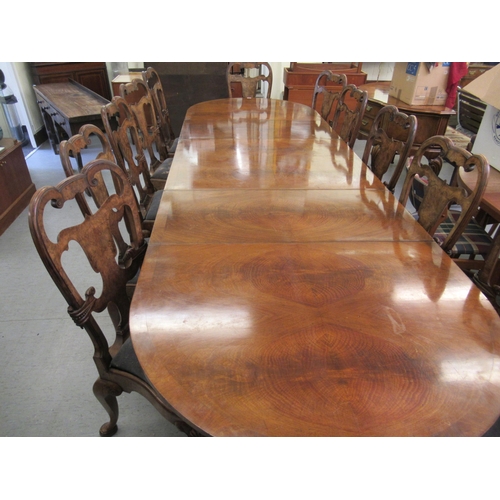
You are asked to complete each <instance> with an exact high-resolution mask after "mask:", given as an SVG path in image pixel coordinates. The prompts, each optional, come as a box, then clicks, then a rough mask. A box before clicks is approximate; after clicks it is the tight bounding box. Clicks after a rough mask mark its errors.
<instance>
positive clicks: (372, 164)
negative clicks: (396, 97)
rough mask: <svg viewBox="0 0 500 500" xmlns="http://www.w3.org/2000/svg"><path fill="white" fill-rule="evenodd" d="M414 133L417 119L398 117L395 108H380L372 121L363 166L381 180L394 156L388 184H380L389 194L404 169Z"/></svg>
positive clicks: (401, 115)
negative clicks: (396, 160) (393, 167)
mask: <svg viewBox="0 0 500 500" xmlns="http://www.w3.org/2000/svg"><path fill="white" fill-rule="evenodd" d="M416 132H417V118H416V117H415V116H414V115H410V116H408V115H407V114H405V113H402V112H401V111H399V110H398V108H397V107H396V106H391V105H389V106H384V107H383V108H381V109H380V111H379V112H378V113H377V116H376V117H375V120H374V121H373V125H372V127H371V130H370V133H369V134H368V138H367V140H366V145H365V149H364V152H363V163H366V165H368V167H369V168H370V170H371V171H372V172H373V173H374V174H375V175H376V176H377V177H378V178H379V179H380V180H382V178H383V177H384V175H385V174H386V173H387V171H388V170H389V167H390V166H391V165H392V163H393V162H394V159H395V157H396V156H398V162H397V164H396V167H395V169H394V172H393V174H392V176H391V178H390V180H389V181H388V182H387V181H386V182H384V184H385V185H386V186H387V188H388V189H389V190H390V191H391V192H392V193H394V188H395V187H396V184H397V182H398V180H399V177H400V176H401V173H402V171H403V169H404V166H405V165H406V160H407V159H408V155H409V153H410V150H411V148H412V146H413V141H414V140H415V134H416Z"/></svg>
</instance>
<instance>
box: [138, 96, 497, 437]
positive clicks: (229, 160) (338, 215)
mask: <svg viewBox="0 0 500 500" xmlns="http://www.w3.org/2000/svg"><path fill="white" fill-rule="evenodd" d="M130 336H131V340H132V343H133V346H134V350H135V352H136V354H137V357H138V360H139V362H140V364H141V366H142V368H143V370H144V373H145V375H146V377H147V379H148V381H149V382H150V384H151V385H152V386H153V387H154V388H155V389H156V391H157V392H158V394H159V396H160V397H162V398H164V399H165V400H167V401H168V403H169V404H170V405H171V406H172V408H174V410H175V411H176V412H177V413H178V414H179V415H180V416H181V417H182V418H183V419H184V420H185V421H186V422H187V423H188V424H189V425H191V426H192V427H193V429H195V430H196V431H197V432H198V433H199V434H202V435H207V436H218V437H223V436H246V437H250V436H344V437H350V436H481V435H483V434H484V433H485V432H486V431H487V430H488V429H489V428H490V427H491V426H492V425H493V424H494V423H495V421H496V420H497V418H498V417H499V415H500V317H499V315H498V314H497V312H496V311H495V310H494V308H493V307H492V305H491V304H490V303H489V301H488V299H487V298H486V297H485V296H484V295H483V293H482V292H481V291H480V290H479V289H478V288H477V287H476V285H475V284H474V283H473V282H472V281H471V280H470V279H469V278H468V277H467V276H466V275H465V274H464V273H463V272H462V271H461V270H460V269H459V268H458V266H457V265H456V264H455V263H454V262H453V261H452V260H451V258H450V257H449V256H448V255H447V254H446V253H444V252H443V251H442V249H441V248H440V247H439V245H438V244H437V243H436V242H435V241H434V240H433V238H432V237H431V236H430V235H429V234H428V233H427V232H426V231H424V230H423V228H422V227H421V226H420V225H419V224H418V222H416V221H415V219H414V217H413V216H412V215H411V214H410V213H409V212H408V211H407V210H406V208H405V207H403V206H402V205H401V204H400V203H399V202H398V200H397V199H396V198H395V197H394V195H393V194H392V193H391V192H390V191H388V190H387V189H386V188H385V186H384V185H383V184H382V182H381V181H380V180H379V179H378V178H377V177H375V176H374V174H373V173H372V172H371V170H370V169H369V168H368V167H367V165H365V164H364V163H363V162H362V161H361V159H360V158H359V157H358V156H357V155H356V154H355V153H354V151H353V150H352V149H350V148H349V147H348V146H347V145H346V143H345V142H344V141H342V140H341V139H340V138H339V137H338V136H337V135H336V133H335V132H333V131H332V130H331V129H330V127H329V125H328V124H327V123H326V122H325V121H324V120H322V118H321V117H320V115H319V114H318V113H317V112H316V111H314V110H313V109H312V108H310V107H309V106H306V105H303V104H299V103H294V102H290V101H284V100H279V99H265V98H255V99H241V98H233V99H218V100H213V101H207V102H201V103H198V104H195V105H193V106H192V107H191V108H189V110H188V111H187V113H186V116H185V119H184V123H183V127H182V130H181V133H180V136H179V143H178V146H177V149H176V153H175V156H174V160H173V163H172V167H171V170H170V173H169V176H168V180H167V182H166V185H165V188H164V191H163V194H162V199H161V202H160V206H159V209H158V214H157V217H156V220H155V224H154V227H153V230H152V233H151V236H150V240H149V245H148V250H147V252H146V255H145V259H144V262H143V265H142V268H141V272H140V276H139V279H138V282H137V286H136V289H135V292H134V296H133V299H132V303H131V310H130Z"/></svg>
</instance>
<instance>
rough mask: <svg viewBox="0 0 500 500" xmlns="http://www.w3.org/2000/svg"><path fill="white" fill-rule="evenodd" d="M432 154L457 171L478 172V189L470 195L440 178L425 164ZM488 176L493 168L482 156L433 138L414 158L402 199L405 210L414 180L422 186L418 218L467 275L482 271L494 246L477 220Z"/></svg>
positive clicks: (426, 141) (418, 204) (476, 187)
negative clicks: (474, 271) (473, 271)
mask: <svg viewBox="0 0 500 500" xmlns="http://www.w3.org/2000/svg"><path fill="white" fill-rule="evenodd" d="M430 151H433V152H434V154H435V151H439V153H438V155H439V160H440V161H446V162H448V163H449V164H450V165H452V167H453V169H454V170H455V171H456V170H457V169H459V168H463V169H464V170H465V171H466V172H469V171H471V170H473V169H476V170H477V183H476V186H475V188H474V189H473V190H472V191H471V192H470V193H469V192H467V191H466V190H465V189H464V188H462V187H460V186H457V185H456V183H454V182H453V181H452V180H451V181H447V180H446V179H443V178H441V177H439V175H438V173H436V169H435V167H434V166H433V165H432V162H431V161H427V160H426V153H427V154H429V152H430ZM430 156H432V155H430ZM438 163H439V162H438ZM489 172H490V166H489V164H488V161H487V160H486V158H485V157H484V156H483V155H479V154H472V153H470V152H468V151H466V150H465V149H463V148H460V147H458V146H455V145H454V144H453V142H452V141H451V139H449V138H448V137H445V136H434V137H430V138H429V139H427V140H425V141H424V142H423V143H422V145H421V146H420V148H419V150H418V151H417V153H416V154H415V156H414V157H413V160H412V162H411V165H410V167H409V169H408V172H407V174H406V178H405V181H404V184H403V188H402V191H401V195H400V198H399V201H400V203H401V204H403V206H406V203H407V201H408V199H409V195H410V192H411V190H412V189H415V180H417V181H418V182H419V183H420V184H421V185H422V191H421V193H420V196H419V199H418V202H417V203H416V205H417V206H416V207H415V208H416V209H417V212H416V218H417V219H418V222H419V223H420V225H421V226H422V227H423V228H424V229H425V230H426V231H427V232H428V233H429V234H430V235H431V236H433V237H434V240H435V241H436V242H437V243H439V245H440V246H441V247H442V249H443V250H444V251H445V252H447V253H448V254H449V255H450V256H451V257H452V258H453V260H454V261H455V262H456V263H457V264H458V265H459V266H460V267H461V268H462V269H463V270H464V271H469V270H471V269H481V268H482V267H483V265H484V257H485V256H486V255H487V254H488V253H489V251H490V249H491V246H492V239H491V236H489V235H488V234H487V233H486V231H485V229H484V228H483V227H482V226H480V225H479V224H478V223H477V222H476V221H475V219H474V215H475V214H476V213H477V210H478V207H479V203H480V201H481V197H482V195H483V193H484V190H485V188H486V183H487V181H488V176H489ZM454 178H456V176H455V175H452V177H451V179H454ZM478 256H480V258H479V259H477V258H476V257H478Z"/></svg>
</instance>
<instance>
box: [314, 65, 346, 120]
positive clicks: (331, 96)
mask: <svg viewBox="0 0 500 500" xmlns="http://www.w3.org/2000/svg"><path fill="white" fill-rule="evenodd" d="M323 80H324V82H323ZM328 82H331V83H332V85H331V87H330V88H328V87H327V85H328ZM346 85H347V77H346V76H345V75H344V74H342V73H341V74H336V73H333V72H332V71H330V70H326V71H322V72H321V73H320V74H319V75H318V78H317V79H316V83H315V85H314V92H313V98H312V104H311V107H312V108H313V109H316V103H317V100H318V96H319V95H320V94H321V96H322V97H323V101H322V103H321V109H320V110H319V114H320V115H321V118H323V120H325V121H327V122H329V123H330V122H331V121H332V119H333V116H334V115H335V110H336V109H337V102H338V100H339V98H340V94H341V92H342V89H343V88H344V87H345V86H346ZM332 86H333V88H332ZM316 111H318V110H316Z"/></svg>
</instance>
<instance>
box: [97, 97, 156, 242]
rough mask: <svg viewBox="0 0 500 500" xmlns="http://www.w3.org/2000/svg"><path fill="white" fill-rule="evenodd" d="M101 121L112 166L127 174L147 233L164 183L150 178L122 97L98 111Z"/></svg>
mask: <svg viewBox="0 0 500 500" xmlns="http://www.w3.org/2000/svg"><path fill="white" fill-rule="evenodd" d="M101 116H102V121H103V124H104V128H105V130H106V134H107V136H108V139H109V142H110V144H111V147H112V149H113V151H114V153H115V158H116V163H117V164H118V166H119V167H120V168H121V169H122V170H123V171H124V172H125V173H126V174H127V177H128V179H129V182H130V184H131V185H132V187H133V188H134V191H135V193H136V196H137V200H138V203H139V207H140V212H141V217H142V227H143V229H144V230H145V231H147V232H148V233H151V231H152V229H153V225H154V221H155V219H156V214H157V212H158V207H159V206H160V200H161V196H162V193H163V187H164V185H165V181H164V180H163V179H162V178H156V172H155V173H154V174H153V175H151V172H150V169H149V166H148V163H147V161H146V154H147V151H145V148H144V147H143V145H142V140H143V136H142V134H140V131H139V128H138V126H137V122H136V120H135V116H134V113H133V112H132V109H131V107H130V106H129V105H128V104H127V102H126V100H125V99H124V98H123V97H119V96H115V97H113V99H112V100H111V102H110V103H109V104H106V106H103V107H102V109H101Z"/></svg>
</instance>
